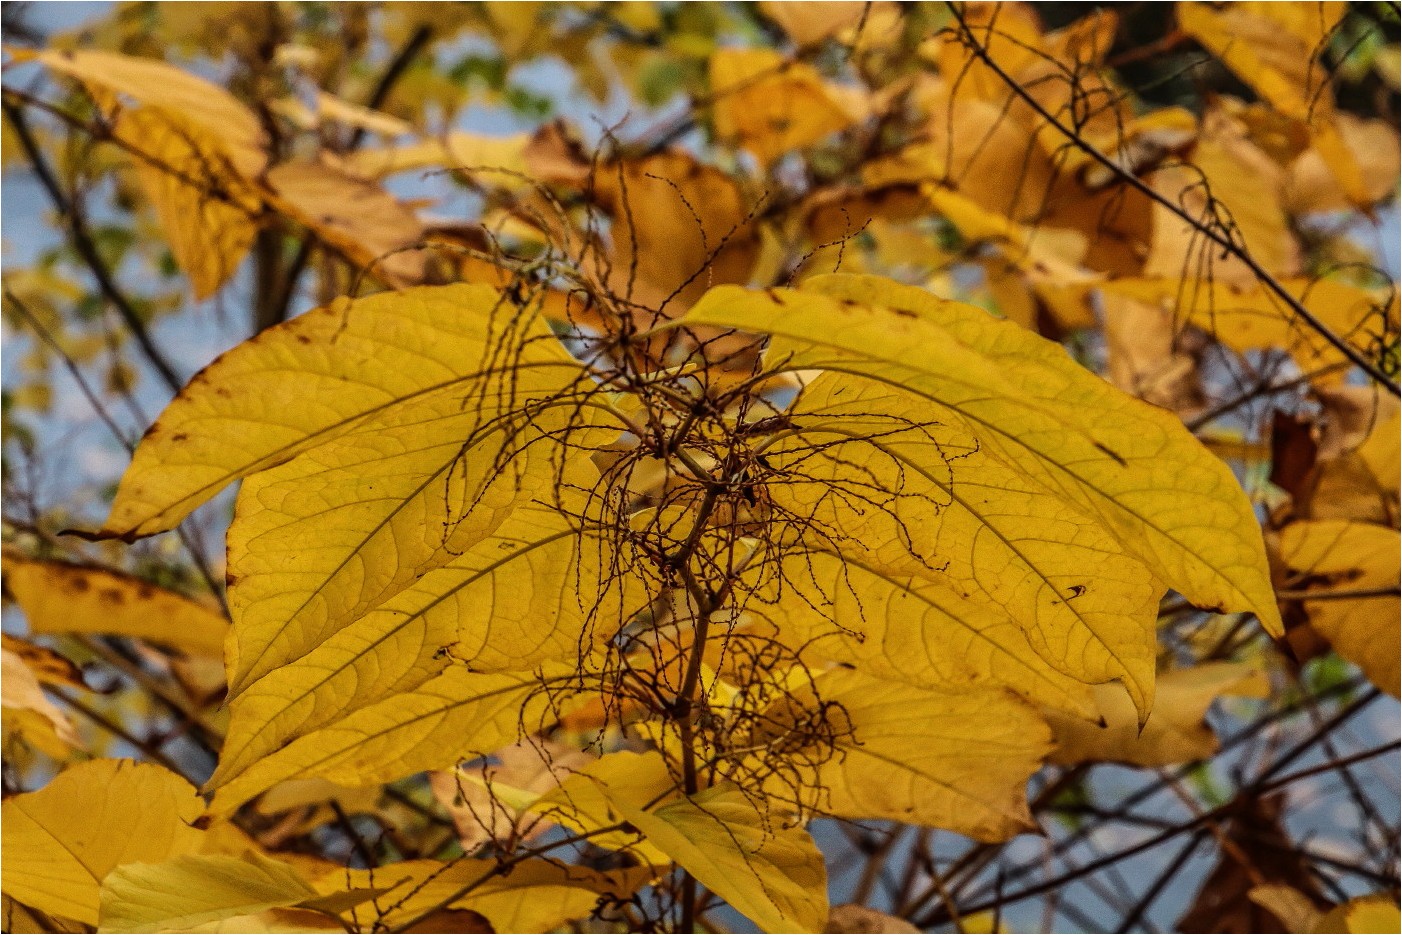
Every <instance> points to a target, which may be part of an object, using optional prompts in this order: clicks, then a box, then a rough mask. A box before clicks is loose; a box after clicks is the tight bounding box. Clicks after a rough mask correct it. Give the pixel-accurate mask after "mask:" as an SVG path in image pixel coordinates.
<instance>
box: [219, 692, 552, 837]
mask: <svg viewBox="0 0 1402 935" xmlns="http://www.w3.org/2000/svg"><path fill="white" fill-rule="evenodd" d="M571 671H572V670H571ZM564 675H565V673H563V672H560V671H559V670H548V671H547V672H546V674H545V676H544V684H543V683H542V677H541V676H539V675H537V674H536V673H525V674H507V675H479V674H475V673H471V672H468V671H467V670H466V668H464V667H463V666H453V667H452V668H449V669H448V670H446V671H445V672H443V674H441V675H439V676H437V677H435V678H432V679H429V680H428V681H426V682H424V683H423V684H422V685H420V686H418V687H417V688H414V689H412V690H407V691H404V692H401V693H399V694H393V695H388V696H387V697H385V698H382V699H380V700H378V701H376V702H374V703H371V704H367V705H365V706H364V707H362V708H359V709H357V710H355V711H352V712H349V713H348V714H346V715H345V716H343V717H339V718H333V719H331V720H328V721H327V723H325V724H324V725H322V726H320V727H318V728H317V729H315V730H311V731H308V732H307V733H305V734H303V735H302V736H300V737H297V738H296V739H295V740H293V741H292V742H291V743H288V744H287V745H286V746H284V747H282V748H281V749H278V750H276V751H274V752H272V753H269V754H267V755H265V756H263V757H261V758H258V759H256V760H254V761H253V762H251V763H248V764H247V765H245V766H244V767H243V768H241V769H237V770H236V769H234V768H233V767H231V766H228V765H226V763H225V762H223V761H221V763H220V767H219V770H218V771H217V772H216V773H215V775H214V776H213V777H212V778H211V779H210V781H209V784H208V786H209V789H211V790H212V791H214V792H215V797H214V801H213V802H212V803H211V805H210V809H211V811H213V812H214V813H215V814H220V815H223V814H228V813H229V812H231V811H233V810H234V809H235V808H237V807H238V806H239V805H242V804H243V803H244V802H246V801H248V800H249V799H251V798H253V797H254V796H255V795H257V794H258V793H260V792H262V791H264V790H265V789H269V788H271V787H272V786H274V785H276V784H277V783H279V782H282V781H283V780H285V779H293V778H297V779H311V778H322V779H327V780H330V781H331V782H334V783H340V784H342V785H368V784H372V783H378V782H390V781H392V780H395V779H401V778H403V777H404V776H407V775H410V774H412V773H417V772H422V771H423V770H430V769H446V768H447V767H449V766H453V765H455V764H456V763H457V762H459V761H460V760H464V759H472V758H474V757H479V756H488V755H490V754H491V752H492V751H493V750H499V749H501V748H502V747H503V746H505V745H506V744H508V743H511V742H512V741H514V740H516V739H517V737H518V736H519V734H520V732H521V730H522V728H523V727H524V728H526V729H528V730H529V729H532V728H540V727H543V726H545V725H544V724H542V723H541V722H542V721H543V720H544V721H549V720H550V718H549V717H548V714H549V713H550V712H551V709H552V705H562V704H565V702H566V699H565V697H564V696H563V694H562V692H563V686H560V685H556V686H554V687H555V688H556V689H557V693H556V695H555V697H553V698H547V697H546V688H548V687H550V686H551V682H550V679H551V677H552V676H553V677H555V678H563V676H564ZM299 697H300V695H299ZM230 762H232V761H230Z"/></svg>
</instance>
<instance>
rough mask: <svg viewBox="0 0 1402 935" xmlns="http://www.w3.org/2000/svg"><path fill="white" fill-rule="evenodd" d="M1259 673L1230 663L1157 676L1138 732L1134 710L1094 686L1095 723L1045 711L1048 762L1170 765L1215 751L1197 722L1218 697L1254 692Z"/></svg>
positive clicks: (1118, 694) (1110, 689)
mask: <svg viewBox="0 0 1402 935" xmlns="http://www.w3.org/2000/svg"><path fill="white" fill-rule="evenodd" d="M1260 675H1261V673H1260V672H1259V671H1257V670H1255V669H1253V668H1252V667H1250V666H1247V665H1244V664H1241V663H1232V662H1209V663H1203V664H1202V665H1197V666H1193V667H1192V668H1190V669H1175V670H1174V671H1172V672H1169V673H1167V674H1165V675H1162V676H1160V677H1159V682H1158V694H1157V700H1156V702H1155V705H1154V710H1153V713H1151V714H1150V715H1149V720H1148V722H1147V723H1145V724H1144V726H1143V729H1142V730H1141V729H1140V725H1139V719H1138V718H1137V717H1136V715H1135V710H1134V706H1133V705H1132V704H1130V701H1129V698H1127V697H1126V696H1125V694H1124V692H1122V691H1120V690H1119V689H1118V688H1117V687H1116V686H1114V685H1097V686H1096V688H1095V699H1096V702H1097V704H1098V705H1099V707H1100V721H1101V722H1102V723H1101V724H1096V723H1094V722H1091V721H1087V720H1082V719H1078V718H1073V717H1070V716H1067V715H1065V714H1060V713H1058V712H1052V711H1049V712H1047V719H1048V720H1049V721H1050V722H1051V725H1052V729H1053V730H1054V731H1055V733H1056V749H1055V750H1054V751H1053V752H1052V755H1051V760H1052V762H1054V763H1063V764H1066V765H1071V764H1075V763H1100V762H1110V763H1129V764H1131V765H1135V766H1172V765H1174V764H1177V763H1190V762H1192V761H1194V760H1201V759H1205V758H1206V757H1210V756H1211V755H1212V754H1214V753H1216V752H1217V737H1216V735H1214V734H1213V733H1212V729H1211V728H1210V727H1208V726H1207V724H1206V723H1205V722H1204V720H1203V718H1204V717H1205V716H1206V714H1207V709H1208V707H1209V706H1210V705H1211V704H1212V702H1213V701H1215V700H1216V699H1217V697H1218V696H1219V695H1224V694H1227V695H1230V694H1241V693H1243V692H1251V691H1254V690H1255V686H1254V685H1253V684H1252V683H1254V682H1256V681H1258V680H1259V679H1260Z"/></svg>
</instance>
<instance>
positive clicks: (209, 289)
mask: <svg viewBox="0 0 1402 935" xmlns="http://www.w3.org/2000/svg"><path fill="white" fill-rule="evenodd" d="M114 132H115V133H116V135H117V137H118V138H119V139H121V140H124V141H126V142H127V143H129V144H130V145H131V146H132V148H134V149H135V150H136V151H138V152H140V153H142V154H144V158H143V157H133V159H132V162H133V164H134V166H135V168H136V176H137V178H138V179H139V180H140V182H141V187H142V188H143V189H144V190H145V192H146V197H147V199H149V200H150V202H151V204H152V206H153V207H154V208H155V211H156V218H157V219H158V220H159V221H160V225H161V230H162V231H163V232H164V234H165V237H166V240H167V241H168V242H169V243H170V249H171V253H172V254H174V256H175V261H176V263H177V264H179V266H180V268H181V269H182V270H184V271H185V273H186V275H188V276H189V277H190V285H191V288H192V289H193V291H194V296H195V299H196V300H197V301H198V300H200V299H205V298H208V297H209V296H211V295H213V294H214V293H215V292H217V291H218V290H219V287H220V286H222V285H223V284H224V283H225V282H226V281H228V279H229V277H231V276H232V275H233V274H234V272H235V271H236V270H237V269H238V267H239V264H240V263H242V262H243V258H244V257H245V256H246V255H247V254H248V248H249V247H250V246H252V245H253V239H254V237H255V236H257V233H258V214H259V212H260V210H261V208H262V199H261V198H260V197H259V194H258V192H257V190H256V189H255V188H253V186H252V185H251V184H250V183H248V182H246V181H244V180H243V179H242V178H240V177H239V176H238V175H237V174H235V173H234V171H233V170H232V168H231V167H230V166H228V165H227V164H226V163H225V162H224V160H223V159H222V158H221V156H220V155H219V150H218V148H217V141H215V140H213V139H211V138H210V137H209V135H208V132H207V131H205V130H204V129H203V128H200V127H197V126H193V125H188V124H182V123H179V122H174V121H172V120H170V119H169V118H168V117H167V116H166V115H165V113H164V112H163V111H160V110H158V109H156V108H153V107H141V108H137V109H135V110H131V111H123V112H122V113H121V115H120V116H119V118H118V120H117V124H116V127H115V129H114Z"/></svg>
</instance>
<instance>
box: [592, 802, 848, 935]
mask: <svg viewBox="0 0 1402 935" xmlns="http://www.w3.org/2000/svg"><path fill="white" fill-rule="evenodd" d="M601 788H603V790H604V794H605V795H606V796H608V799H609V801H610V802H612V803H613V804H614V805H615V806H616V807H617V808H618V810H619V811H620V812H621V813H622V814H623V815H624V817H626V818H627V819H628V821H629V822H631V823H632V824H633V825H634V826H635V827H636V828H637V829H638V830H639V831H641V832H642V833H643V835H644V837H646V838H647V839H648V840H649V841H650V842H651V843H653V844H655V845H656V846H657V847H658V848H659V849H660V850H662V851H663V852H665V853H666V854H668V855H669V856H670V857H672V859H674V860H675V861H676V862H677V863H679V864H681V865H682V866H683V867H685V868H686V869H687V870H688V871H689V872H690V873H691V874H693V875H694V876H695V877H696V879H697V880H699V881H701V883H702V884H704V885H705V886H708V887H710V888H711V889H712V890H714V891H715V892H716V893H717V894H718V895H720V896H722V897H724V898H725V900H726V901H727V902H729V903H730V904H731V905H732V906H734V907H735V908H736V909H737V910H739V911H740V912H741V913H743V914H744V915H746V916H747V917H749V918H750V919H751V920H752V921H753V922H754V923H755V924H756V925H758V926H759V927H760V928H761V929H762V930H764V931H766V932H787V931H800V932H815V931H817V930H818V929H819V928H820V927H821V926H822V924H823V923H824V922H825V921H826V920H827V914H828V905H827V870H826V868H825V867H824V865H823V856H822V854H821V853H820V852H819V851H818V848H817V846H816V845H815V844H814V843H813V839H812V838H811V837H809V836H808V832H806V831H804V830H803V828H802V827H798V826H795V825H791V824H787V823H786V819H785V817H784V816H782V815H778V814H775V815H770V814H766V813H765V812H764V811H763V810H762V809H761V808H760V807H759V806H757V805H756V804H755V803H754V802H753V801H752V800H751V799H750V797H749V796H748V795H747V794H746V793H745V792H744V791H742V790H741V789H740V788H739V787H737V786H735V785H732V784H729V783H726V784H722V785H718V786H713V787H712V788H710V789H707V790H706V791H704V792H702V793H699V794H697V795H694V796H688V797H686V798H684V799H680V800H678V801H675V802H670V803H667V804H665V805H662V806H661V807H659V808H656V809H651V810H649V809H648V805H649V802H648V800H647V798H646V797H645V793H639V792H638V791H637V790H636V789H634V788H630V787H629V786H627V785H625V784H623V783H619V782H614V783H610V784H607V785H602V786H601Z"/></svg>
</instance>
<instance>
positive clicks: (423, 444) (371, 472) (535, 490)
mask: <svg viewBox="0 0 1402 935" xmlns="http://www.w3.org/2000/svg"><path fill="white" fill-rule="evenodd" d="M551 375H553V371H549V370H544V371H535V372H532V371H524V372H523V379H522V380H520V381H517V382H516V383H515V385H513V386H511V387H510V388H509V390H506V392H509V393H512V394H514V395H517V396H524V395H525V394H528V393H532V392H533V391H536V390H539V391H540V392H542V393H545V392H549V390H553V389H558V384H556V385H555V386H550V385H549V381H547V385H546V386H542V385H541V382H540V381H538V380H536V379H533V378H534V377H537V376H545V377H550V376H551ZM547 387H548V389H547ZM484 410H485V411H484ZM495 415H497V413H496V412H495V411H494V407H490V405H489V404H488V405H484V406H483V407H481V408H478V407H473V406H471V405H468V406H464V402H463V393H462V391H461V390H455V391H453V392H450V393H437V394H434V395H433V396H432V397H430V398H427V399H422V400H419V401H416V402H411V403H407V404H404V405H401V406H399V407H396V408H395V409H394V410H393V411H392V412H388V413H385V414H384V415H383V416H381V417H379V418H374V419H371V420H369V421H368V422H366V424H365V425H364V426H362V427H361V428H358V429H357V430H355V431H353V432H350V433H347V434H345V435H343V436H341V437H339V438H335V439H332V440H330V441H329V442H326V443H324V444H322V445H319V446H317V447H316V448H314V449H312V450H311V451H307V452H304V453H302V454H300V455H298V456H297V457H296V458H294V459H293V460H292V461H290V462H288V463H287V464H284V465H279V466H278V467H276V468H273V469H271V470H268V471H265V472H263V473H261V474H259V475H256V476H255V477H252V478H250V479H249V480H247V481H246V482H245V483H244V486H243V489H242V490H241V491H240V492H239V498H238V502H237V505H236V509H235V519H234V523H233V525H232V526H231V527H230V530H229V547H230V550H231V554H232V560H231V561H230V565H229V577H230V581H231V582H232V583H231V585H230V588H229V607H230V613H231V615H232V616H233V619H234V640H233V641H232V642H231V644H230V655H229V659H228V663H229V689H230V693H231V694H232V695H234V696H237V695H239V694H241V693H242V692H243V691H244V690H245V689H246V688H247V687H248V686H249V685H251V684H253V683H254V682H255V681H257V680H258V679H259V678H262V677H263V676H265V675H267V674H268V673H269V672H271V671H272V670H274V669H275V668H277V667H278V666H280V665H284V664H286V663H288V662H291V661H293V660H295V659H298V658H300V657H302V656H305V655H306V654H307V653H308V652H309V651H311V650H312V649H314V648H315V647H317V646H319V645H320V644H321V643H323V642H325V641H326V640H327V639H329V638H330V637H331V636H332V635H334V634H335V633H336V632H337V631H338V630H340V629H341V628H342V627H344V626H346V625H347V624H349V623H350V622H352V621H353V620H355V619H356V618H358V617H360V616H362V615H364V614H365V613H367V612H368V611H370V610H372V609H373V608H375V607H376V606H378V605H379V604H381V603H383V602H384V601H386V600H387V599H388V598H390V597H393V596H394V595H395V594H398V593H399V592H400V591H401V590H402V589H403V588H405V587H406V586H408V585H409V584H411V583H413V582H414V581H415V580H416V579H420V578H422V577H423V575H424V574H425V573H427V572H430V571H432V570H433V569H435V568H439V567H441V566H444V565H449V564H450V563H453V561H454V557H455V556H460V555H462V554H463V552H464V551H465V550H467V549H470V548H471V547H472V546H474V545H476V544H477V543H478V542H480V541H481V540H482V539H484V538H485V537H486V536H488V535H490V534H491V533H492V532H493V531H494V530H496V528H497V527H498V526H499V525H500V524H501V523H502V522H503V521H504V520H505V519H506V518H507V517H508V516H509V515H511V511H512V510H513V509H514V508H515V507H516V506H517V504H518V503H520V502H522V501H524V500H527V499H529V498H531V497H545V496H548V495H549V491H550V489H551V487H552V486H553V485H554V481H555V479H556V478H555V469H554V465H553V464H552V459H551V454H552V451H551V450H550V449H549V448H547V447H545V446H544V445H543V444H542V443H539V442H540V438H541V434H542V432H543V431H550V430H559V429H563V428H564V426H565V420H566V418H567V415H568V414H567V413H566V412H563V411H556V412H549V411H547V412H544V413H537V414H536V419H535V423H536V424H534V425H529V424H520V423H521V420H520V419H512V420H511V421H506V420H501V421H496V422H494V421H491V420H492V417H493V416H495ZM533 440H534V441H536V442H537V444H536V445H535V446H534V447H533V448H530V447H527V446H528V445H530V443H531V441H533ZM523 449H524V450H523ZM512 455H515V456H516V457H515V458H514V459H512V460H510V461H508V460H507V459H508V458H511V456H512ZM522 522H523V523H524V525H523V526H522V527H521V528H520V530H519V531H518V532H517V533H516V538H517V539H519V540H520V541H522V542H523V543H530V544H531V548H529V549H527V550H526V555H525V556H524V562H525V563H526V564H529V565H531V566H532V567H533V568H534V567H535V566H538V565H540V563H542V562H546V561H549V560H551V559H550V558H547V557H542V555H540V554H539V551H540V550H545V552H547V553H548V554H549V555H550V556H551V557H553V559H554V560H558V561H561V562H563V563H566V564H569V567H570V568H571V570H573V565H572V564H570V563H568V558H569V556H570V555H571V554H572V552H571V549H572V547H573V536H572V533H573V528H574V527H572V526H570V525H569V524H568V522H567V519H566V517H564V516H563V515H562V514H561V513H560V512H558V511H556V510H554V509H548V508H542V509H539V510H537V511H535V512H534V513H533V514H532V517H531V518H530V519H527V520H523V521H522ZM547 527H548V528H547ZM546 539H548V540H549V541H548V542H547V541H541V540H546ZM509 548H512V544H511V541H510V540H507V541H506V542H504V543H500V544H498V545H497V551H496V552H495V554H493V555H491V557H490V558H486V559H482V558H479V559H477V564H476V565H465V564H463V563H458V567H459V570H458V572H457V573H456V574H451V573H445V574H440V575H435V576H433V577H432V578H431V579H424V580H420V581H419V582H418V584H417V586H416V588H415V592H414V595H413V596H412V597H411V596H409V595H405V599H406V600H408V601H410V602H411V603H412V602H413V601H414V600H415V598H416V599H417V603H416V604H414V605H413V606H412V607H409V608H407V609H409V610H410V611H411V612H413V614H414V618H415V619H416V618H417V617H418V616H419V614H420V612H422V611H424V610H429V611H432V610H433V609H434V608H435V607H437V605H439V604H440V603H441V602H442V601H443V599H444V597H445V596H447V595H452V594H456V593H457V592H458V591H459V590H460V589H461V588H462V587H463V586H464V585H465V584H466V583H467V580H464V579H465V578H466V579H470V580H475V579H476V578H477V577H479V572H480V570H481V566H482V565H483V564H487V563H492V562H496V561H498V560H500V559H503V558H504V557H505V556H504V555H503V554H502V550H503V549H509ZM504 564H509V569H506V570H504V571H503V572H502V574H507V573H512V572H514V573H517V574H526V573H527V572H521V571H520V570H519V569H521V568H522V567H523V566H522V565H518V564H510V563H504ZM500 580H501V578H500V575H494V576H493V577H492V578H491V579H490V581H489V582H486V583H484V586H485V587H490V586H491V582H499V581H500ZM394 609H395V610H396V611H403V610H405V609H406V606H405V605H404V604H403V603H401V604H398V605H396V606H395V608H394ZM457 609H458V608H457V605H456V604H454V603H448V604H447V605H446V606H444V607H442V608H440V609H439V610H438V613H439V614H440V615H441V614H443V613H448V614H456V613H457ZM481 625H482V626H484V627H485V626H486V625H487V621H485V620H484V621H482V622H481ZM577 637H578V634H577V633H576V634H574V636H573V637H571V636H569V635H566V636H565V637H564V639H567V640H570V644H571V645H573V642H574V640H575V639H577ZM460 639H461V640H462V642H464V643H465V644H467V643H471V644H472V645H464V646H463V651H464V652H465V653H466V654H467V655H466V656H465V657H464V658H470V657H475V656H477V655H479V654H481V653H483V652H484V650H485V651H486V652H487V654H488V655H493V654H494V651H495V658H494V659H493V660H483V665H482V666H481V667H482V668H501V666H502V664H503V663H501V662H497V661H495V659H503V658H510V654H511V652H512V649H511V648H510V647H508V646H506V645H502V646H500V647H498V646H491V647H486V646H484V645H483V644H482V643H479V642H477V640H478V636H477V634H476V633H467V632H464V633H462V634H461V636H460ZM528 640H529V634H528ZM560 649H561V647H560V646H559V645H558V644H556V645H551V646H550V647H549V648H548V649H547V648H546V647H545V645H544V643H543V641H542V642H541V643H537V644H536V645H535V646H533V647H532V651H533V652H536V653H537V658H541V657H543V656H544V655H545V654H546V653H547V652H549V651H550V650H554V651H556V652H558V651H560ZM518 655H521V654H519V653H518Z"/></svg>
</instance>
